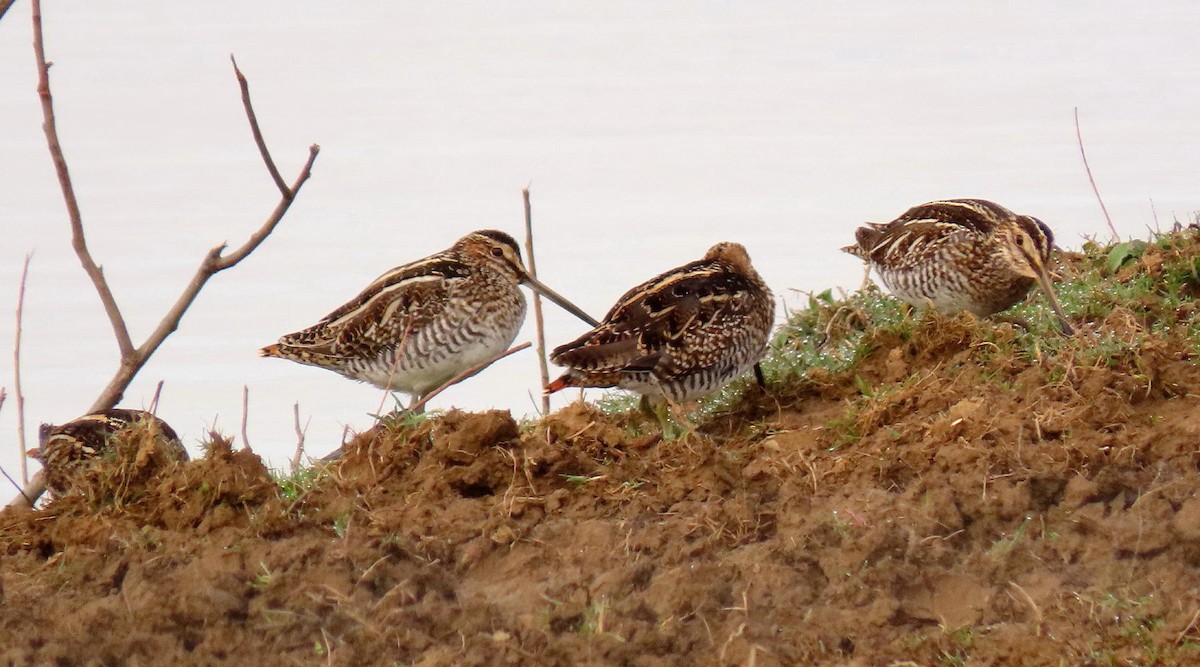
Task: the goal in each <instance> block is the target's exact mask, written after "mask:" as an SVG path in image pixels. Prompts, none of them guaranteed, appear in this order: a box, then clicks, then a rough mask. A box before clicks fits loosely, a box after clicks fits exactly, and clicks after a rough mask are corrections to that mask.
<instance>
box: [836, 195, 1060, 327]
mask: <svg viewBox="0 0 1200 667" xmlns="http://www.w3.org/2000/svg"><path fill="white" fill-rule="evenodd" d="M854 238H855V241H856V243H855V244H854V245H852V246H847V247H845V248H843V250H845V251H846V252H848V253H850V254H852V255H855V256H857V257H859V258H861V259H862V260H863V261H865V262H866V263H867V265H868V266H869V267H870V268H871V269H874V270H875V272H876V273H877V274H878V275H879V278H880V280H882V281H883V284H884V285H885V286H887V288H888V289H889V290H891V292H892V294H894V295H896V296H897V297H898V298H900V299H901V300H903V301H905V302H907V303H910V304H912V305H914V306H923V305H926V304H930V303H931V304H933V306H934V307H935V308H937V309H938V310H940V311H943V312H957V311H959V310H968V311H970V312H972V313H975V314H976V315H979V316H980V317H986V316H988V315H991V314H993V313H997V312H1000V311H1002V310H1004V309H1006V308H1008V307H1010V306H1012V305H1013V304H1015V303H1017V302H1018V301H1020V300H1021V299H1023V298H1024V297H1025V295H1026V294H1027V293H1028V292H1029V290H1030V288H1032V287H1033V286H1034V284H1040V285H1041V286H1042V291H1044V292H1045V293H1046V298H1047V299H1049V301H1050V307H1051V308H1053V309H1054V313H1055V314H1056V315H1057V316H1058V320H1059V323H1060V324H1061V326H1062V330H1063V332H1065V333H1067V334H1070V333H1071V332H1072V330H1071V325H1070V323H1069V322H1068V321H1067V317H1066V315H1064V314H1063V310H1062V306H1060V305H1059V303H1058V297H1057V296H1055V294H1054V286H1053V284H1052V282H1051V280H1050V269H1049V265H1050V253H1051V251H1052V250H1053V248H1054V235H1053V234H1052V233H1051V232H1050V228H1049V227H1047V226H1046V224H1045V223H1043V222H1042V221H1041V220H1038V219H1037V218H1034V217H1031V216H1028V215H1017V214H1015V213H1013V212H1012V211H1010V210H1008V209H1006V208H1004V207H1003V206H1000V205H999V204H995V203H993V202H990V201H985V200H983V199H948V200H945V201H933V202H929V203H927V204H921V205H920V206H914V207H912V208H910V209H908V210H907V211H905V212H904V214H903V215H901V216H900V217H899V218H896V219H895V220H893V221H891V222H889V223H867V225H866V226H864V227H859V228H858V230H857V231H855V233H854Z"/></svg>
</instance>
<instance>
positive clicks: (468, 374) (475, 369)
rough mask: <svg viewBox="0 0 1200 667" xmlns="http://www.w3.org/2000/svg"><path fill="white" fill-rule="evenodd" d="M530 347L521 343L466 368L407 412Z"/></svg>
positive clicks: (414, 410)
mask: <svg viewBox="0 0 1200 667" xmlns="http://www.w3.org/2000/svg"><path fill="white" fill-rule="evenodd" d="M531 345H532V343H528V342H526V343H521V344H520V345H518V346H516V347H510V348H509V349H507V350H505V351H503V352H501V353H500V354H497V355H496V356H494V357H492V358H491V359H488V360H487V361H483V362H480V363H478V364H475V365H474V366H472V367H470V368H468V369H467V370H465V371H463V372H461V373H459V374H458V375H455V376H454V377H452V378H450V379H449V380H446V381H445V382H443V383H442V386H440V387H438V388H437V389H434V390H433V391H431V392H429V393H428V394H425V395H424V396H422V397H421V400H419V401H417V402H416V403H414V404H413V405H412V407H410V408H409V412H416V411H417V410H420V409H421V408H423V407H425V404H426V403H428V402H429V401H431V400H433V397H435V396H437V395H438V394H440V393H442V392H443V391H446V390H447V389H449V388H450V387H453V386H454V385H456V384H458V383H459V382H462V381H464V380H469V379H470V378H473V377H475V376H476V375H479V374H480V373H482V372H483V370H484V369H485V368H487V367H488V366H491V365H492V364H494V363H496V362H497V361H500V360H501V359H503V358H505V357H507V356H509V355H511V354H516V353H518V352H520V351H521V350H525V349H528V348H529V347H530V346H531Z"/></svg>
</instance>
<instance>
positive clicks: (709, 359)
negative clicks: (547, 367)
mask: <svg viewBox="0 0 1200 667" xmlns="http://www.w3.org/2000/svg"><path fill="white" fill-rule="evenodd" d="M774 319H775V302H774V300H773V298H772V296H771V290H770V289H768V288H767V285H766V283H764V282H763V280H762V278H761V277H759V275H758V272H757V271H755V270H754V267H753V266H751V265H750V256H749V255H747V254H746V249H745V248H743V247H742V246H741V245H740V244H737V243H718V244H716V245H714V246H713V247H712V248H710V249H709V251H708V252H707V253H705V255H704V257H703V258H702V259H700V260H698V261H695V262H692V263H690V264H685V265H684V266H681V267H679V268H677V269H672V270H670V271H667V272H666V273H663V274H662V275H659V276H655V277H654V278H651V279H650V280H648V281H646V282H644V283H642V284H641V285H638V286H637V287H634V288H633V289H631V290H629V291H628V292H626V293H625V295H624V296H622V297H621V298H620V299H618V300H617V303H616V305H615V306H613V307H612V310H610V311H608V314H607V315H605V316H604V321H603V322H602V323H600V325H599V326H597V327H596V328H595V329H593V330H591V331H589V332H588V333H586V334H584V335H583V336H581V337H580V338H579V339H578V340H575V341H574V342H571V343H567V344H566V345H562V346H559V347H558V348H557V349H555V350H554V352H552V353H551V354H550V359H551V361H553V362H554V363H556V364H558V365H560V366H566V367H568V368H569V370H568V371H567V372H566V373H564V374H563V375H562V376H561V377H559V378H558V379H557V380H555V381H553V382H551V383H550V384H549V385H548V386H547V387H546V393H551V392H555V391H558V390H559V389H564V388H566V387H621V388H624V389H631V390H633V391H636V392H638V393H640V394H642V395H643V397H645V398H648V399H651V400H652V401H653V402H655V403H657V404H658V407H659V408H664V406H665V403H664V402H663V399H665V400H666V401H669V402H671V403H682V402H685V401H689V400H692V399H696V398H699V397H701V396H704V395H705V394H708V393H711V392H713V391H715V390H717V389H720V388H721V387H722V386H724V385H725V384H726V383H727V382H729V381H730V380H732V379H733V378H735V377H737V376H739V375H741V374H742V373H745V372H746V371H747V370H749V369H750V367H751V366H755V365H756V364H757V363H758V361H759V359H761V358H762V356H763V353H764V352H765V351H766V345H767V337H768V335H769V334H770V332H771V326H772V324H773V323H774ZM659 418H660V419H663V420H664V427H665V414H664V413H662V412H660V413H659Z"/></svg>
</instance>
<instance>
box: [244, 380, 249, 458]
mask: <svg viewBox="0 0 1200 667" xmlns="http://www.w3.org/2000/svg"><path fill="white" fill-rule="evenodd" d="M249 421H250V387H249V385H242V447H245V448H246V449H250V436H248V435H246V424H247V423H248V422H249Z"/></svg>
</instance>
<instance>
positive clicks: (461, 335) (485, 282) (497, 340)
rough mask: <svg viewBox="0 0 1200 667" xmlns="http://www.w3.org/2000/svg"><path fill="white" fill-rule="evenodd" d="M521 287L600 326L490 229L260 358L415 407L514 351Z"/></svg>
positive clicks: (407, 268) (382, 281)
mask: <svg viewBox="0 0 1200 667" xmlns="http://www.w3.org/2000/svg"><path fill="white" fill-rule="evenodd" d="M522 283H524V284H526V285H528V286H529V287H531V288H532V289H534V290H537V291H538V292H540V293H541V294H543V295H545V296H546V297H547V298H549V299H550V300H551V301H554V302H555V303H557V304H558V305H560V306H562V307H563V308H565V309H566V310H568V311H570V312H571V313H573V314H574V315H576V316H577V317H579V318H581V319H583V320H584V321H586V322H588V323H589V324H595V322H596V321H595V320H594V319H592V318H591V317H589V316H588V315H587V313H584V312H583V311H582V310H580V309H579V308H578V307H577V306H575V305H574V304H572V303H571V302H569V301H567V300H566V299H564V298H563V297H561V296H559V295H558V294H557V293H556V292H554V291H553V290H551V289H550V288H548V287H546V286H545V285H543V284H541V283H540V282H538V281H537V280H535V279H534V278H532V277H531V276H530V275H529V273H528V272H527V271H526V270H525V266H524V265H523V264H522V263H521V250H520V248H518V247H517V242H516V241H514V240H513V238H512V237H511V236H509V235H508V234H505V233H504V232H498V231H495V230H482V231H477V232H472V233H470V234H468V235H466V236H464V237H463V238H461V239H459V240H458V241H457V242H456V243H455V244H454V245H453V246H451V247H450V248H448V249H446V250H444V251H442V252H439V253H436V254H434V255H430V256H429V257H426V258H424V259H419V260H417V261H415V262H411V263H409V264H405V265H403V266H398V267H396V268H394V269H392V270H391V271H388V272H387V273H385V274H383V275H382V276H379V277H378V278H376V279H375V280H374V282H372V283H371V284H370V285H368V286H367V288H366V289H364V290H363V291H362V292H361V293H359V295H358V296H356V297H354V298H353V299H351V300H350V302H349V303H346V304H345V305H343V306H341V307H340V308H338V309H337V310H335V311H333V312H332V313H330V314H329V315H326V316H325V317H324V318H323V319H322V320H321V321H320V322H317V323H316V324H314V325H313V326H311V327H309V328H307V329H304V330H303V331H298V332H296V333H292V334H288V335H286V336H283V337H282V338H280V339H279V342H278V343H277V344H275V345H268V346H266V347H264V348H262V350H261V351H260V354H261V355H262V356H264V357H280V358H283V359H291V360H292V361H296V362H299V363H302V364H308V365H311V366H319V367H321V368H327V369H329V370H331V371H334V372H336V373H340V374H341V375H344V376H346V377H348V378H351V379H353V380H360V381H362V382H369V383H371V384H373V385H375V386H377V387H380V388H381V389H385V390H389V391H399V392H403V393H406V394H411V395H412V397H413V401H414V403H415V402H416V401H418V400H419V399H420V397H421V396H422V395H424V394H425V393H426V392H429V391H430V390H432V389H435V388H437V387H438V386H440V385H442V384H443V383H444V382H446V381H447V380H449V379H450V378H452V377H454V376H455V375H457V374H458V373H460V372H462V371H464V370H466V369H468V368H470V367H472V366H474V365H476V364H478V363H481V362H484V361H487V360H488V359H490V358H492V357H494V356H496V355H497V354H499V353H501V352H503V351H504V350H505V349H507V348H508V346H509V345H510V344H511V343H512V341H513V339H514V338H516V337H517V332H518V331H519V330H520V328H521V324H522V323H523V322H524V320H525V297H524V296H523V295H522V294H521V290H520V289H518V285H520V284H522Z"/></svg>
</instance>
